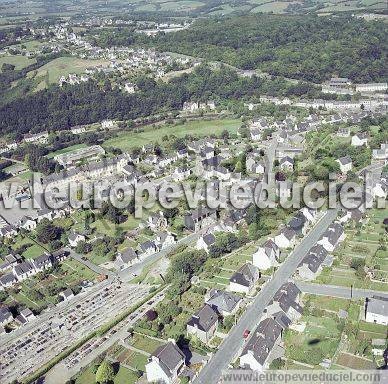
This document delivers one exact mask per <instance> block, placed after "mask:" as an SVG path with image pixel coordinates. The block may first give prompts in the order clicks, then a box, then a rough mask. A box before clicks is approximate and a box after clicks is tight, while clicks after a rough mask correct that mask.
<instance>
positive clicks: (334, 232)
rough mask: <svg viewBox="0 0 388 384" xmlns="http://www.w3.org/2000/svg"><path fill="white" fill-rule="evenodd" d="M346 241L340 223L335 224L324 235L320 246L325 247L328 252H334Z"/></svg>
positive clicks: (319, 242)
mask: <svg viewBox="0 0 388 384" xmlns="http://www.w3.org/2000/svg"><path fill="white" fill-rule="evenodd" d="M344 239H345V232H344V229H343V227H342V225H341V224H340V223H339V222H335V223H333V224H331V225H330V226H329V228H328V229H327V230H326V231H325V233H324V234H323V235H322V237H321V239H320V240H319V241H318V244H321V245H323V247H324V248H325V249H326V250H327V251H328V252H333V251H334V249H335V248H336V247H337V246H338V244H339V243H340V242H341V241H343V240H344Z"/></svg>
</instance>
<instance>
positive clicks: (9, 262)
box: [0, 254, 22, 272]
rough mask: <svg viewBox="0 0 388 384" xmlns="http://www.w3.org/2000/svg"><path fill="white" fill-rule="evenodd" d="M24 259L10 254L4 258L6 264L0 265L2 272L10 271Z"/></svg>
mask: <svg viewBox="0 0 388 384" xmlns="http://www.w3.org/2000/svg"><path fill="white" fill-rule="evenodd" d="M21 261H22V258H21V256H20V255H19V254H15V255H13V254H9V255H6V256H5V257H4V262H3V263H1V264H0V272H4V271H6V270H8V269H11V268H12V267H13V266H15V265H17V263H20V262H21Z"/></svg>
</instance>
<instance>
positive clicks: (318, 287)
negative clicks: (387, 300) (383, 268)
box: [295, 281, 388, 299]
mask: <svg viewBox="0 0 388 384" xmlns="http://www.w3.org/2000/svg"><path fill="white" fill-rule="evenodd" d="M295 284H296V285H297V286H298V288H299V289H300V290H301V291H302V292H303V293H310V294H312V295H321V296H331V297H338V298H342V299H351V298H353V299H365V298H366V297H372V296H383V297H388V292H382V291H373V290H370V289H360V288H353V296H352V297H351V289H350V287H338V286H335V285H324V284H314V283H307V282H303V281H295Z"/></svg>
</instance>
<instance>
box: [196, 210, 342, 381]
mask: <svg viewBox="0 0 388 384" xmlns="http://www.w3.org/2000/svg"><path fill="white" fill-rule="evenodd" d="M337 213H338V211H337V210H330V211H328V212H327V213H326V214H325V215H324V216H323V217H322V218H321V220H320V221H319V222H318V223H317V224H316V225H315V227H314V228H313V229H312V230H311V231H310V232H309V234H308V235H307V236H306V237H305V238H304V239H303V240H302V242H301V243H300V244H299V245H297V246H296V247H295V249H294V251H293V252H292V253H291V254H290V255H289V256H288V258H287V259H286V260H285V261H284V263H283V264H282V265H281V266H280V267H279V269H278V270H277V271H276V272H275V274H274V276H273V278H272V279H271V280H269V281H268V282H267V283H266V284H265V285H264V286H263V289H262V290H261V292H260V293H259V294H258V296H257V297H256V299H255V300H254V301H253V303H252V305H251V306H250V307H248V309H247V310H246V311H245V313H244V315H243V316H242V317H241V319H240V320H239V322H238V323H237V325H236V326H234V327H233V328H232V330H231V331H230V333H229V336H228V337H227V338H226V339H225V340H224V342H223V343H222V344H221V345H220V347H219V349H218V351H217V352H216V353H215V355H214V356H213V357H212V358H211V359H210V361H209V362H208V364H206V365H205V367H204V368H203V369H202V371H201V372H200V373H199V375H198V377H197V379H196V380H195V381H194V383H195V384H213V383H217V382H218V381H219V380H220V378H221V375H222V373H223V371H224V370H226V369H227V368H228V365H229V364H230V363H231V362H232V361H233V360H234V359H235V358H236V357H237V355H238V353H239V352H240V350H241V347H242V346H243V342H244V340H243V333H244V330H245V329H249V330H252V329H254V328H255V326H256V325H257V324H258V323H259V320H260V318H261V317H262V315H263V312H264V309H265V307H266V306H267V305H268V304H269V303H270V301H271V300H272V298H273V297H274V295H275V293H276V292H277V291H278V289H279V288H280V287H281V286H282V285H283V284H284V283H285V282H287V281H288V280H289V278H290V277H291V276H292V274H293V273H294V272H295V270H296V268H297V267H298V265H299V263H300V261H302V259H303V258H304V257H305V256H306V254H307V253H308V251H309V250H310V248H311V247H312V246H314V245H315V244H316V243H317V241H318V240H319V238H320V237H321V235H322V234H323V233H324V232H325V230H326V229H327V228H328V226H329V225H330V224H331V223H332V222H333V221H334V220H335V218H336V217H337Z"/></svg>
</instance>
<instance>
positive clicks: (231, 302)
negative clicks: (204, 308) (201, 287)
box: [207, 289, 241, 313]
mask: <svg viewBox="0 0 388 384" xmlns="http://www.w3.org/2000/svg"><path fill="white" fill-rule="evenodd" d="M209 297H210V298H209V300H207V304H209V305H210V306H211V307H212V308H215V309H216V310H217V311H218V312H219V313H221V312H222V311H225V312H232V311H233V309H234V308H235V307H236V305H237V304H238V303H239V301H240V300H241V297H240V296H237V295H234V294H233V293H230V292H226V291H223V290H218V289H212V290H211V291H210V292H209Z"/></svg>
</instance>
